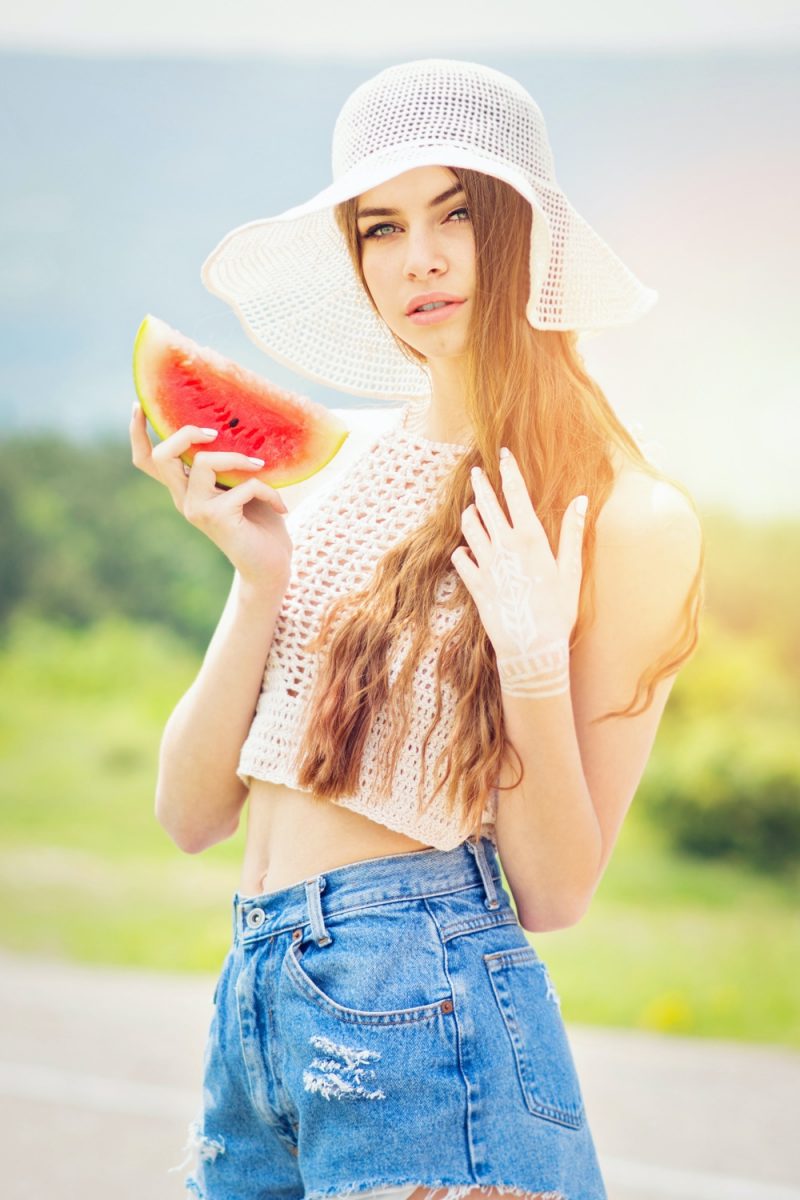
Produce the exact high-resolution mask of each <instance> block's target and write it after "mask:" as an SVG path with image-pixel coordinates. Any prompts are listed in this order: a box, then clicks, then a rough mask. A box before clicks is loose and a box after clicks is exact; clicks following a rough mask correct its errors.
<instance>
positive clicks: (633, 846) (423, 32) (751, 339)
mask: <svg viewBox="0 0 800 1200" xmlns="http://www.w3.org/2000/svg"><path fill="white" fill-rule="evenodd" d="M799 42H800V38H799V36H798V21H797V13H796V8H795V6H793V5H790V4H787V3H782V2H779V0H762V2H755V0H753V2H745V0H739V2H738V3H730V2H728V3H722V0H716V2H707V3H700V4H698V3H693V4H689V3H686V2H673V3H672V4H670V5H669V6H665V5H661V6H656V7H653V6H643V5H635V4H633V3H624V2H622V0H616V2H615V3H606V4H604V5H596V4H593V3H590V2H589V0H580V2H575V3H566V4H562V5H558V6H554V5H544V4H541V3H538V2H531V0H528V2H523V0H520V2H511V0H508V2H506V3H503V2H499V3H495V4H492V5H485V4H482V3H480V4H479V3H464V2H462V3H459V4H458V5H455V6H449V5H437V6H431V5H429V4H425V3H423V2H422V0H405V2H404V3H403V5H402V6H399V7H398V6H387V5H380V4H375V3H372V4H368V3H362V2H361V0H357V2H356V0H354V2H351V3H341V4H338V5H331V4H329V3H322V2H320V0H306V3H304V4H303V5H297V6H286V5H282V4H281V5H277V4H269V3H267V4H265V3H259V4H255V3H249V2H246V0H235V2H230V0H229V2H228V3H227V4H226V5H224V6H223V5H214V4H211V3H208V2H207V0H194V2H193V3H191V4H189V3H183V2H181V3H177V2H170V0H166V2H165V0H161V2H159V3H156V2H155V0H140V2H139V3H137V4H136V5H135V6H111V5H102V4H100V3H99V2H90V0H75V2H73V3H71V4H69V5H67V4H61V3H56V2H55V0H49V2H47V0H35V2H33V3H30V2H29V3H27V4H26V5H24V6H14V7H13V9H12V6H10V5H9V4H8V3H6V4H4V5H3V6H2V8H0V162H2V164H3V169H2V185H1V186H0V514H2V515H1V517H0V570H1V571H2V580H1V581H0V753H2V776H0V816H1V819H2V843H1V844H0V946H2V947H5V950H6V951H7V952H8V953H9V955H10V956H11V957H9V959H8V962H9V963H10V962H12V961H17V960H16V958H14V957H13V956H25V957H26V959H28V960H29V961H30V962H31V963H32V964H33V963H34V962H35V964H37V966H36V969H37V970H39V968H40V967H41V971H40V974H39V975H38V976H37V978H38V979H40V980H41V981H43V982H44V985H45V986H46V983H47V980H48V978H52V979H56V978H57V976H56V975H55V974H51V975H48V971H50V972H52V973H55V972H56V971H57V970H58V968H59V964H60V965H64V964H67V963H71V964H103V965H106V966H114V967H128V968H130V967H135V968H137V969H139V970H140V971H153V970H156V971H163V972H165V973H168V974H169V977H170V978H171V979H173V980H175V979H177V978H178V977H179V975H180V977H183V975H184V973H185V977H186V978H187V979H190V978H192V977H193V978H195V979H197V980H198V981H199V980H203V981H205V980H207V979H209V978H212V976H213V973H216V972H217V971H218V969H219V966H220V964H221V961H222V959H223V957H224V954H225V951H226V949H227V946H228V944H229V939H230V897H231V894H232V892H233V890H234V889H235V888H236V886H237V885H238V872H239V863H240V858H241V853H242V846H243V832H244V831H243V828H240V831H239V833H237V835H235V836H234V837H233V838H232V839H231V840H230V841H228V842H226V843H223V844H221V845H219V846H216V847H213V848H212V849H210V850H208V851H206V852H205V853H204V854H202V855H200V856H188V855H185V854H182V853H181V852H180V851H179V850H178V849H177V848H176V847H175V846H174V845H173V844H172V843H171V842H170V840H169V838H168V837H167V835H166V834H165V833H164V831H163V830H162V829H161V828H160V826H159V825H158V824H157V823H156V821H155V819H154V814H153V801H154V788H155V778H156V763H157V753H158V745H159V739H160V735H161V732H162V730H163V726H164V724H165V722H166V720H167V717H168V716H169V714H170V712H171V711H172V709H173V707H174V705H175V704H176V703H177V701H178V699H179V698H180V696H181V695H182V694H183V692H184V691H185V690H186V688H187V687H188V686H189V684H190V683H191V681H192V679H193V678H194V676H195V674H196V672H197V670H198V667H199V665H200V662H201V659H202V656H203V653H204V651H205V648H206V646H207V644H208V641H209V638H210V636H211V632H212V630H213V628H214V626H215V624H216V621H217V619H218V617H219V615H220V612H221V610H222V607H223V604H224V600H225V596H226V594H227V591H228V587H229V584H230V579H231V569H230V566H229V564H228V562H227V560H226V559H225V558H224V557H223V556H222V555H221V554H220V553H219V552H218V551H217V550H216V548H215V547H214V546H213V545H212V544H211V543H210V542H209V541H208V540H207V539H206V538H205V537H204V536H203V535H202V534H200V533H199V531H197V530H194V529H192V528H191V527H190V526H188V525H187V524H186V523H185V522H184V521H182V520H181V518H180V517H179V516H178V514H177V513H176V512H175V510H174V508H173V506H172V502H171V500H170V498H169V496H168V494H167V493H166V491H165V490H164V489H162V488H160V487H159V486H158V485H157V484H156V483H155V482H154V481H152V480H150V479H148V478H146V477H145V476H143V475H142V474H141V473H140V472H138V471H136V470H135V469H134V468H133V467H132V465H131V462H130V448H129V443H128V421H129V417H130V408H131V403H132V400H133V399H134V395H135V393H134V388H133V382H132V376H131V355H132V349H133V339H134V336H135V333H136V330H137V328H138V326H139V323H140V322H141V320H142V318H143V316H144V315H145V314H146V313H148V312H149V313H153V314H155V315H156V316H158V317H161V318H162V319H163V320H165V321H166V322H167V323H168V324H170V325H172V326H173V327H175V328H177V329H179V330H181V332H183V333H185V334H186V335H187V336H189V337H190V338H192V339H193V340H195V341H197V342H200V343H201V344H203V345H210V346H213V347H214V348H216V349H218V350H219V351H221V352H222V353H223V354H225V355H227V356H229V357H231V358H233V359H235V360H237V361H239V362H241V363H242V364H244V365H246V366H249V367H250V368H252V369H253V370H256V371H258V372H260V373H261V374H263V375H265V376H267V377H269V378H270V379H273V380H274V381H275V382H277V383H278V384H280V385H282V386H286V387H289V388H292V389H293V390H296V391H299V392H301V393H303V394H305V395H308V396H310V397H312V398H313V399H315V400H318V401H320V402H322V403H325V404H329V405H336V406H347V405H349V404H351V403H352V404H354V405H358V404H360V403H362V402H361V401H359V400H357V399H356V398H355V397H348V396H347V395H345V394H343V393H337V392H334V391H330V390H326V389H325V388H323V387H321V386H320V385H318V384H316V383H314V382H312V381H310V380H307V379H304V378H302V377H300V376H298V375H294V374H293V373H292V372H290V371H288V370H287V369H286V368H284V367H282V366H281V365H280V364H278V363H275V362H273V361H271V360H270V359H268V358H267V357H266V356H265V355H263V354H261V353H260V351H259V350H258V349H257V348H256V347H255V346H254V345H253V344H252V343H251V342H250V341H249V339H248V338H247V336H246V335H245V333H244V331H243V330H242V328H241V327H240V325H239V324H238V321H237V318H236V317H235V315H234V313H233V312H232V311H230V310H229V309H227V308H226V307H225V306H224V305H223V304H222V302H221V301H219V300H217V299H215V298H214V297H212V296H210V295H209V294H208V293H207V292H206V291H205V290H204V288H203V286H202V283H201V281H200V265H201V263H202V261H203V260H204V259H205V257H206V256H207V254H208V253H209V252H210V250H211V249H213V247H214V246H215V245H216V244H217V243H218V241H219V240H220V239H221V237H222V236H223V235H224V234H225V233H226V232H227V231H228V230H229V229H232V228H233V227H235V226H236V225H239V224H242V223H244V222H246V221H250V220H255V219H256V218H259V217H263V216H269V215H274V214H276V213H279V212H282V211H283V210H284V209H286V208H289V207H290V206H293V205H295V204H299V203H301V202H302V201H304V200H305V199H307V198H308V197H310V196H311V195H312V194H314V193H315V192H316V191H318V190H319V189H321V188H322V187H324V186H326V184H328V183H329V182H330V179H331V174H330V141H331V134H332V130H333V124H334V120H335V117H336V114H337V112H338V110H339V108H340V106H341V104H342V103H343V101H344V100H345V98H346V97H347V95H348V94H349V93H350V92H351V91H352V89H353V88H354V87H355V86H356V85H357V84H358V83H360V82H361V81H363V80H364V79H366V78H368V77H369V76H370V75H372V74H374V73H376V72H377V71H379V70H381V69H382V68H384V67H386V66H388V65H390V64H392V63H395V62H402V61H404V60H406V59H408V58H413V57H427V56H437V57H458V58H468V59H473V60H477V61H480V62H483V63H486V64H488V65H490V66H493V67H496V68H498V69H500V70H502V71H505V72H507V73H508V74H511V75H513V76H514V77H515V78H517V79H519V80H520V82H522V83H523V84H524V85H525V87H527V88H528V90H529V91H530V92H531V94H532V95H533V96H534V98H535V99H536V100H537V102H538V104H539V105H540V107H541V109H542V111H543V113H544V116H545V120H546V122H547V126H548V130H549V134H550V140H551V144H552V147H553V151H554V156H555V165H556V173H557V177H558V180H559V182H560V184H561V186H562V187H563V188H564V190H565V191H566V193H567V195H568V196H569V197H570V199H571V201H572V203H573V204H574V205H575V207H576V208H577V209H578V211H579V212H580V213H581V214H582V215H583V216H584V217H585V218H586V219H587V220H588V221H589V222H590V224H591V225H592V226H593V227H594V228H595V229H596V230H597V231H598V233H599V234H600V235H601V236H602V237H603V238H604V239H605V240H606V241H607V242H608V243H609V244H610V246H611V247H612V248H613V249H614V250H615V251H616V252H617V253H618V254H619V255H620V257H621V258H622V260H623V261H624V262H626V263H627V264H628V265H629V266H630V267H631V269H632V270H633V271H634V272H635V273H636V274H637V276H638V277H639V278H640V279H641V280H642V281H643V282H644V283H645V284H647V285H648V286H651V287H654V288H656V289H657V290H658V292H659V295H660V299H659V303H658V304H657V305H656V307H655V308H654V309H653V310H652V312H651V313H649V314H648V315H647V316H646V317H644V318H642V319H641V320H640V321H638V322H636V323H634V324H633V325H631V326H629V327H627V328H620V329H616V330H610V331H605V332H603V333H600V334H596V335H594V336H592V337H585V338H584V339H583V340H582V350H583V353H584V355H585V359H586V362H587V366H588V367H589V369H590V370H591V371H592V373H593V374H594V375H595V376H596V378H597V379H598V381H599V382H600V384H601V386H602V387H603V388H604V390H605V392H606V395H607V396H608V399H609V400H610V402H611V403H612V404H613V405H614V407H615V408H616V410H617V412H618V413H619V414H620V416H621V417H622V419H623V421H624V422H625V423H626V424H627V425H628V426H629V427H630V428H631V430H632V432H634V434H635V435H636V436H637V438H638V439H639V440H640V441H641V442H642V443H643V444H644V448H645V449H646V451H647V452H648V453H649V455H650V457H651V458H652V459H653V460H654V461H655V462H656V463H657V464H658V465H659V466H661V467H662V468H664V469H665V470H667V471H668V472H669V473H670V474H671V475H672V476H673V477H674V478H676V479H678V480H680V481H681V482H683V483H684V484H685V485H687V486H688V488H689V489H690V491H691V492H692V494H693V496H694V497H695V500H696V502H697V504H698V508H699V510H700V513H701V518H702V521H703V526H704V530H705V535H706V542H707V569H706V584H707V596H706V605H705V610H704V616H703V627H702V641H701V645H700V647H699V649H698V650H697V652H696V654H695V656H694V658H693V660H692V661H691V662H690V663H689V664H688V665H687V666H686V667H685V668H684V670H683V671H682V673H681V675H680V676H679V679H678V681H677V683H676V685H675V687H674V689H673V692H672V695H671V697H670V701H669V703H668V707H667V710H666V713H665V716H664V719H663V722H662V725H661V728H660V730H659V734H658V739H657V742H656V745H655V748H654V751H653V754H652V757H651V759H650V762H649V764H648V767H647V770H646V773H645V776H644V778H643V780H642V783H641V786H640V788H639V791H638V793H637V796H636V798H635V800H634V803H633V805H632V808H631V810H630V813H629V815H628V817H627V820H626V823H625V826H624V828H623V830H622V833H621V835H620V838H619V842H618V844H617V848H616V850H615V854H614V857H613V859H612V861H611V864H610V866H609V868H608V870H607V873H606V875H605V878H604V880H603V882H602V885H601V887H600V889H599V890H598V893H597V895H596V897H595V900H594V902H593V905H592V908H591V910H590V912H589V913H588V915H587V916H586V917H585V918H584V920H583V921H582V922H581V923H580V924H579V925H578V926H576V927H573V928H570V929H566V930H561V931H558V932H555V933H551V934H544V935H539V934H537V935H535V941H536V945H537V948H538V949H539V950H540V952H541V953H542V954H543V955H544V956H545V957H546V958H547V961H548V964H549V965H550V966H551V969H552V972H553V974H554V976H555V977H556V978H557V979H558V980H559V984H560V991H561V994H562V997H563V1009H562V1011H563V1014H564V1017H565V1019H566V1020H567V1021H568V1022H575V1023H577V1024H579V1025H582V1026H585V1027H593V1028H596V1029H605V1030H608V1031H611V1030H617V1031H621V1030H628V1031H639V1032H647V1033H656V1034H660V1035H671V1036H674V1037H675V1038H676V1043H677V1039H678V1038H680V1037H687V1038H695V1039H698V1040H700V1039H703V1040H712V1039H725V1040H726V1041H727V1042H728V1043H729V1044H732V1043H741V1044H749V1045H751V1046H752V1044H754V1043H759V1044H761V1045H764V1046H771V1047H773V1048H775V1049H780V1048H784V1049H786V1050H789V1049H794V1050H796V1049H797V1048H798V1047H800V976H798V972H797V947H798V945H800V915H799V910H798V895H799V894H800V886H799V885H800V738H798V715H800V705H798V699H799V697H800V619H799V618H798V613H799V612H800V554H799V553H798V550H799V549H800V488H798V486H797V478H798V465H799V464H798V454H797V446H798V440H799V439H800V406H798V403H797V382H796V381H797V378H798V366H800V364H799V363H798V355H797V336H796V325H797V320H798V316H800V313H798V299H797V297H798V288H797V282H796V281H797V278H798V268H799V267H800V253H799V252H798V238H797V233H796V222H797V213H798V211H800V194H799V193H800V188H799V187H798V183H799V182H800V171H799V170H798V158H797V151H796V129H797V120H798V116H800V113H799V112H798V98H799V97H800V84H799V83H798V78H799V77H798V70H797V68H798V60H799V59H800V52H799V50H800V46H799ZM242 825H244V822H243V823H242ZM21 917H22V919H21ZM166 977H167V975H166V974H165V978H166ZM202 986H204V987H205V982H203V985H202ZM1 1079H2V1074H1V1073H0V1081H1ZM0 1090H2V1089H1V1088H0ZM764 1158H765V1163H766V1162H767V1161H768V1160H770V1158H771V1155H768V1154H765V1156H764ZM773 1162H774V1159H773ZM766 1169H767V1167H766V1166H765V1170H766ZM782 1178H784V1177H783V1176H781V1175H780V1174H779V1175H778V1179H779V1180H780V1179H782ZM784 1181H785V1182H786V1180H784ZM687 1186H688V1185H687ZM19 1194H20V1195H23V1194H25V1195H27V1194H28V1193H27V1192H20V1193H19ZM30 1194H31V1195H34V1194H37V1195H39V1194H42V1193H41V1192H34V1191H33V1190H32V1191H31V1192H30ZM83 1194H86V1193H83ZM117 1194H121V1193H120V1192H118V1193H117ZM149 1194H151V1195H155V1194H156V1193H155V1191H151V1192H150V1193H149ZM159 1194H160V1193H159ZM165 1194H166V1193H165ZM169 1194H173V1193H172V1192H170V1193H169ZM615 1194H616V1195H620V1196H622V1195H623V1191H621V1190H620V1191H618V1192H617V1193H615ZM624 1194H625V1195H626V1196H627V1195H628V1194H629V1193H627V1192H625V1193H624ZM634 1194H636V1195H637V1196H643V1195H644V1192H641V1191H640V1192H636V1193H634V1192H631V1193H630V1195H631V1196H632V1195H634ZM653 1194H655V1193H653ZM659 1194H661V1195H667V1192H666V1191H664V1192H661V1193H659ZM669 1194H672V1193H669ZM675 1194H676V1195H677V1194H678V1193H677V1192H676V1193H675ZM680 1194H681V1195H687V1196H688V1195H689V1194H690V1192H689V1191H684V1192H681V1193H680ZM691 1194H692V1195H698V1196H699V1195H701V1194H702V1195H711V1192H706V1193H701V1192H692V1193H691ZM723 1194H724V1195H725V1196H726V1197H727V1196H728V1193H727V1192H724V1193H723V1191H720V1192H718V1193H717V1192H715V1193H714V1195H720V1196H722V1195H723ZM772 1194H773V1193H771V1192H768V1191H763V1192H762V1195H763V1196H765V1197H766V1196H768V1195H772ZM777 1194H778V1193H777V1192H776V1193H775V1195H776V1196H777ZM785 1194H786V1195H787V1196H788V1194H789V1193H788V1191H787V1192H786V1193H785ZM792 1194H793V1195H794V1194H795V1193H792ZM730 1195H731V1196H733V1192H731V1193H730ZM738 1195H739V1193H737V1196H738ZM741 1195H744V1192H742V1193H741Z"/></svg>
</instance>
